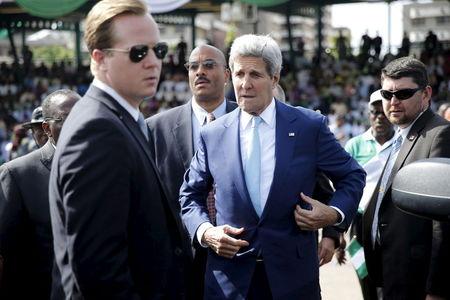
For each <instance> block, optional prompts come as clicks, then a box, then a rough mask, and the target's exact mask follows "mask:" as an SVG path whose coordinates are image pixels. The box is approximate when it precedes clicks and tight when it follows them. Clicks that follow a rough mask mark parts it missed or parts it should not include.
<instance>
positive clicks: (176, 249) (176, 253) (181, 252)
mask: <svg viewBox="0 0 450 300" xmlns="http://www.w3.org/2000/svg"><path fill="white" fill-rule="evenodd" d="M173 253H175V255H176V256H180V255H181V254H183V250H181V249H180V248H179V247H176V248H175V250H174V251H173Z"/></svg>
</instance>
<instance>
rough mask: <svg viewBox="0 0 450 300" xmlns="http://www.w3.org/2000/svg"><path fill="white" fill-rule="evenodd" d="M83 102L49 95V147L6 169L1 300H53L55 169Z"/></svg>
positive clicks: (0, 205)
mask: <svg viewBox="0 0 450 300" xmlns="http://www.w3.org/2000/svg"><path fill="white" fill-rule="evenodd" d="M79 99H80V96H79V95H78V94H77V93H75V92H73V91H71V90H57V91H55V92H53V93H51V94H50V95H48V96H47V97H46V98H45V99H44V101H43V102H42V108H40V113H41V117H42V118H43V123H42V128H43V131H44V132H45V134H46V136H47V137H48V141H47V143H46V144H44V145H43V146H42V147H41V148H39V149H37V150H35V151H33V152H31V153H29V154H27V155H25V156H21V157H19V158H17V159H14V160H12V161H10V162H8V163H6V164H4V165H2V166H1V167H0V187H1V189H0V253H1V254H2V255H3V256H4V260H5V262H4V274H3V279H2V280H1V281H0V299H6V300H8V299H50V292H51V283H52V268H53V265H54V256H53V238H52V227H51V221H50V212H49V201H48V183H49V177H50V167H51V164H52V159H53V155H54V153H55V147H56V143H57V141H58V136H59V131H60V130H61V127H62V125H63V123H64V120H65V118H66V117H67V115H68V114H69V112H70V110H71V109H72V107H73V106H74V104H75V103H76V102H77V101H78V100H79ZM54 295H56V294H54Z"/></svg>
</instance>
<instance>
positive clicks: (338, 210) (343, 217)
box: [202, 206, 345, 226]
mask: <svg viewBox="0 0 450 300" xmlns="http://www.w3.org/2000/svg"><path fill="white" fill-rule="evenodd" d="M330 207H332V208H334V209H335V210H336V211H337V212H338V213H339V215H340V216H341V219H340V220H338V221H337V222H336V223H335V224H333V226H338V225H341V224H342V222H344V220H345V215H344V213H343V212H342V210H340V209H339V208H337V207H336V206H330ZM202 225H203V224H202Z"/></svg>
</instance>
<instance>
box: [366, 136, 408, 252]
mask: <svg viewBox="0 0 450 300" xmlns="http://www.w3.org/2000/svg"><path fill="white" fill-rule="evenodd" d="M402 142H403V138H402V136H401V135H399V136H398V138H397V139H396V140H395V142H394V144H392V149H391V153H390V154H389V158H388V160H387V162H386V166H385V168H384V172H383V174H382V175H381V181H380V189H379V191H378V197H377V203H376V206H375V214H374V216H373V223H372V243H373V245H374V246H375V241H376V240H378V238H379V234H380V233H379V231H378V214H379V212H380V206H381V202H382V201H383V197H384V194H385V193H386V189H387V188H388V187H387V184H388V182H389V178H390V177H391V172H392V168H393V167H394V163H395V160H396V159H397V153H398V152H399V150H400V147H401V146H402Z"/></svg>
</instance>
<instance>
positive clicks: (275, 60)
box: [229, 34, 283, 77]
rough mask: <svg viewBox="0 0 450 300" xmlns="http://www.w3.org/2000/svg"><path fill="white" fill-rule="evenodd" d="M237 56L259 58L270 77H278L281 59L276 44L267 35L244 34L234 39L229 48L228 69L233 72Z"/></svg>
mask: <svg viewBox="0 0 450 300" xmlns="http://www.w3.org/2000/svg"><path fill="white" fill-rule="evenodd" d="M237 56H243V57H246V56H252V57H261V58H262V59H263V60H264V62H265V63H266V70H267V73H269V75H270V77H273V76H274V75H279V74H280V71H281V66H282V63H283V58H282V56H281V50H280V47H279V46H278V44H277V42H275V40H274V39H273V38H271V37H270V36H268V35H255V34H245V35H242V36H240V37H238V38H236V39H235V40H234V42H233V45H232V46H231V50H230V59H229V67H230V69H231V71H232V72H233V68H234V60H235V59H236V57H237Z"/></svg>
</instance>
